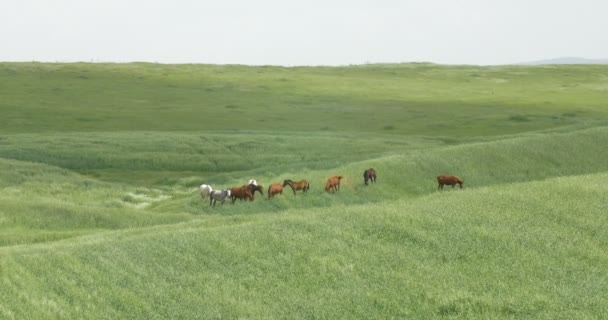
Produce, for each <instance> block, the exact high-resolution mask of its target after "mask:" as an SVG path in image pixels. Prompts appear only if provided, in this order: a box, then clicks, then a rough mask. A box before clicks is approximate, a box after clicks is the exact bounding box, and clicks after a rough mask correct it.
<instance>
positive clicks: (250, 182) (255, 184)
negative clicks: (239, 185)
mask: <svg viewBox="0 0 608 320" xmlns="http://www.w3.org/2000/svg"><path fill="white" fill-rule="evenodd" d="M250 184H252V185H254V186H256V187H257V186H258V182H257V181H256V180H255V179H251V180H249V183H247V185H250Z"/></svg>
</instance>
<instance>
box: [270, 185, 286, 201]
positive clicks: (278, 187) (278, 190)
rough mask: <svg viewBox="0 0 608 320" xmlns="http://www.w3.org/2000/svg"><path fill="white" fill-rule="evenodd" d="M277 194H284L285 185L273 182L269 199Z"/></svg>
mask: <svg viewBox="0 0 608 320" xmlns="http://www.w3.org/2000/svg"><path fill="white" fill-rule="evenodd" d="M276 194H283V186H282V185H281V184H280V183H273V184H271V185H270V187H268V199H270V198H272V197H274V196H275V195H276Z"/></svg>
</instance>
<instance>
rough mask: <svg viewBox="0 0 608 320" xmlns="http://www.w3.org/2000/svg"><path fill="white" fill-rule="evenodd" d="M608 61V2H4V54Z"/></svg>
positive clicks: (116, 58)
mask: <svg viewBox="0 0 608 320" xmlns="http://www.w3.org/2000/svg"><path fill="white" fill-rule="evenodd" d="M565 56H576V57H585V58H591V59H600V58H603V59H605V58H608V0H576V1H567V0H494V1H493V0H402V1H397V0H307V1H288V0H250V1H246V0H216V1H206V0H200V1H195V0H172V1H169V0H165V1H155V0H145V1H140V0H131V1H129V0H103V1H101V0H0V61H50V62H55V61H61V62H71V61H95V62H102V61H103V62H131V61H148V62H160V63H213V64H233V63H236V64H250V65H263V64H270V65H287V66H293V65H346V64H362V63H380V62H412V61H428V62H435V63H445V64H509V63H518V62H525V61H532V60H541V59H549V58H557V57H565Z"/></svg>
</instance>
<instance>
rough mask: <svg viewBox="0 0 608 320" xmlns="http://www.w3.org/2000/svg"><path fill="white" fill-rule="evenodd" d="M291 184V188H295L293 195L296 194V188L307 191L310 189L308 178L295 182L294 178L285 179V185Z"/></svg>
mask: <svg viewBox="0 0 608 320" xmlns="http://www.w3.org/2000/svg"><path fill="white" fill-rule="evenodd" d="M285 186H290V187H291V190H293V195H294V196H295V195H296V190H302V192H304V193H306V191H308V189H310V184H309V183H308V181H306V180H302V181H298V182H293V180H285V181H283V187H285Z"/></svg>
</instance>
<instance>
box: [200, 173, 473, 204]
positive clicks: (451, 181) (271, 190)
mask: <svg viewBox="0 0 608 320" xmlns="http://www.w3.org/2000/svg"><path fill="white" fill-rule="evenodd" d="M436 178H437V182H438V184H439V185H438V187H437V188H438V189H443V186H444V185H451V186H452V188H453V187H454V186H455V185H456V184H458V185H460V188H461V189H462V187H463V185H464V183H463V182H462V180H460V178H458V177H456V176H450V175H441V176H437V177H436ZM341 180H342V176H333V177H331V178H329V179H327V183H326V184H325V191H326V192H328V193H330V192H331V193H335V192H337V191H339V190H340V181H341ZM363 181H364V183H365V185H366V186H367V185H368V183H369V182H372V183H375V182H376V170H374V169H373V168H369V169H366V170H365V171H364V172H363ZM286 186H289V187H290V188H291V190H292V191H293V195H294V196H295V195H296V191H300V190H301V191H302V192H303V193H306V192H308V189H310V183H309V182H308V181H307V180H300V181H293V180H289V179H288V180H284V181H283V183H282V184H281V183H273V184H271V185H270V186H269V187H268V199H272V198H273V197H274V196H275V195H277V194H283V188H285V187H286ZM263 190H264V189H263V187H262V186H261V185H259V184H258V182H257V181H256V180H255V179H251V180H249V181H248V183H247V184H244V185H242V186H240V187H232V188H229V189H223V190H214V189H213V188H212V187H211V186H210V185H208V184H203V185H201V186H200V187H199V191H200V194H201V199H202V200H203V201H204V200H205V199H206V198H207V197H209V205H210V206H214V207H215V204H216V202H217V201H218V200H219V201H220V203H221V205H223V204H224V202H225V201H226V199H228V198H230V199H231V200H232V203H233V204H234V202H235V201H236V200H237V199H239V200H245V201H253V200H254V199H255V193H256V192H259V193H260V194H261V195H264V191H263Z"/></svg>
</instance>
